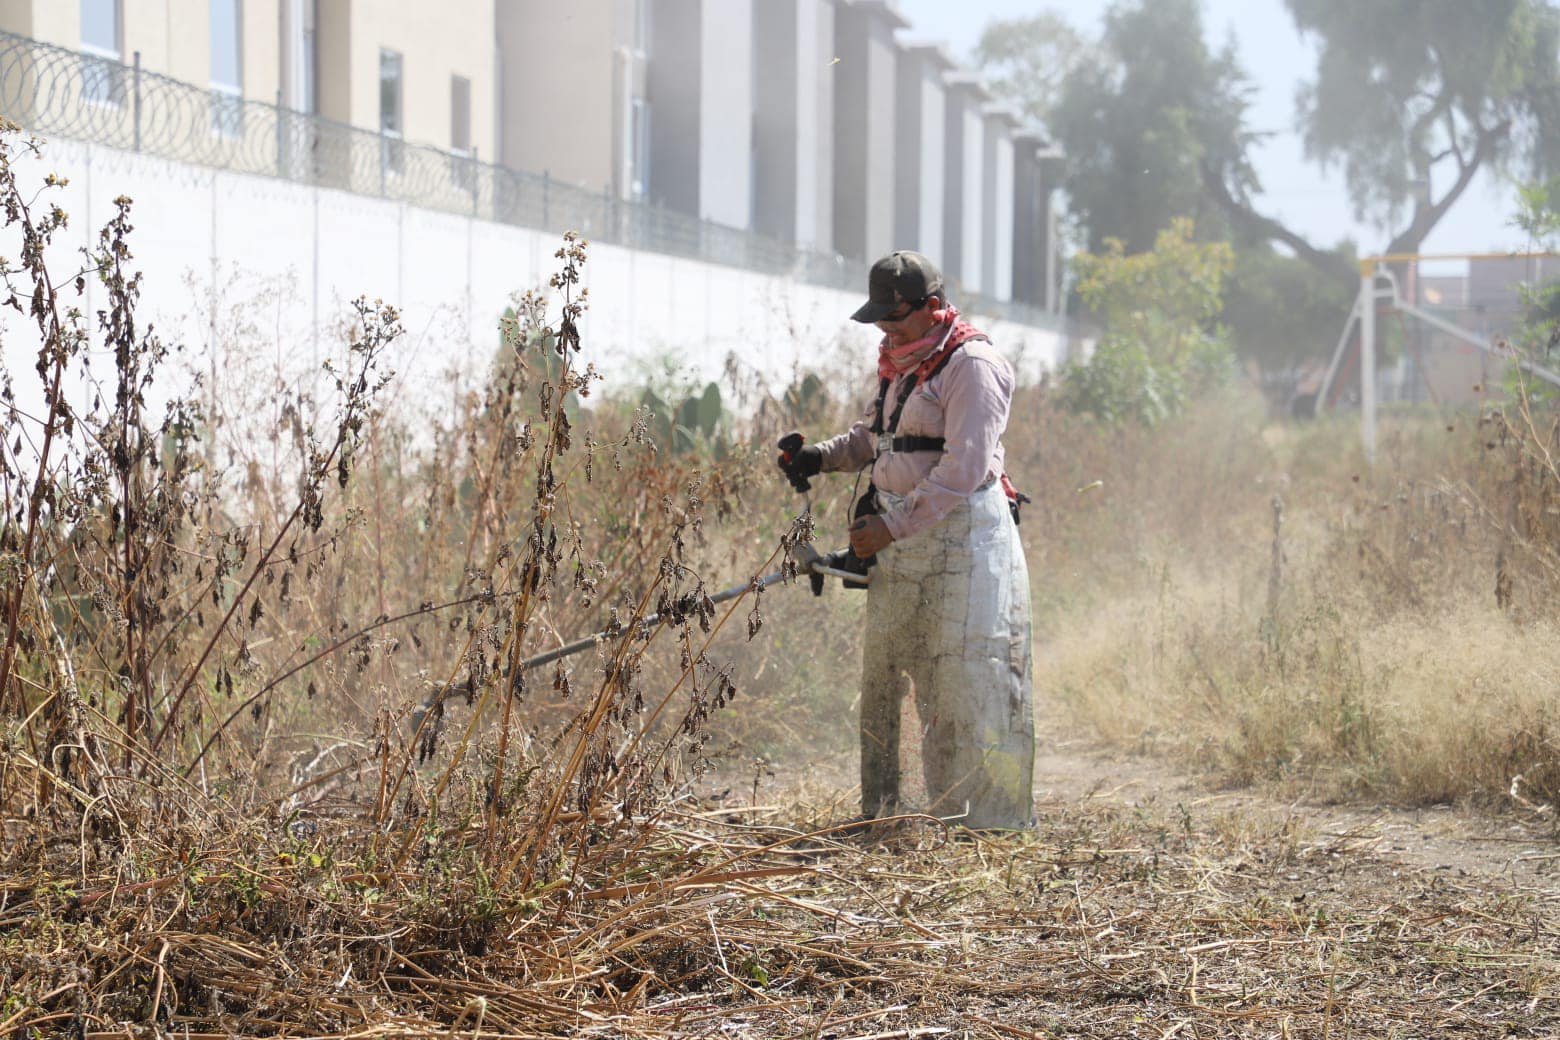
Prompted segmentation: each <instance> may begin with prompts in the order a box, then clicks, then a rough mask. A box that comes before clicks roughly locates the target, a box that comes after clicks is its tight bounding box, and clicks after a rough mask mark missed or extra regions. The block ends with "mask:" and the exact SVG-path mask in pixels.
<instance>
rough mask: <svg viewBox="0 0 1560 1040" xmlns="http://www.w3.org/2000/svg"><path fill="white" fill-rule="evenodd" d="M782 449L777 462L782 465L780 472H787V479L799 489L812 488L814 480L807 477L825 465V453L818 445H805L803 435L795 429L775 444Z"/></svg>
mask: <svg viewBox="0 0 1560 1040" xmlns="http://www.w3.org/2000/svg"><path fill="white" fill-rule="evenodd" d="M775 446H776V447H777V448H779V449H780V455H779V457H778V458H776V459H775V462H776V464H777V465H779V467H780V472H782V473H784V474H785V479H787V480H789V481H790V482H791V486H792V487H794V488H795V489H796V490H797V491H802V492H806V491H810V490H812V482H811V481H809V480H808V479H807V478H808V477H811V476H813V475H815V474H816V473H818V471H819V470H820V469H821V468H822V467H823V453H822V452H820V451H819V450H818V449H817V448H816V447H808V446H805V441H804V439H803V437H802V435H801V434H800V433H798V432H796V431H795V430H792V431H791V432H790V433H788V434H786V435H785V436H784V437H781V438H780V440H779V441H778V442H777V443H776V445H775Z"/></svg>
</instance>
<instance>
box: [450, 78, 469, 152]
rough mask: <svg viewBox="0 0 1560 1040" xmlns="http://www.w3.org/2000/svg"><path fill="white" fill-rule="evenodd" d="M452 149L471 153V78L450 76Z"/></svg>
mask: <svg viewBox="0 0 1560 1040" xmlns="http://www.w3.org/2000/svg"><path fill="white" fill-rule="evenodd" d="M450 151H452V152H455V153H457V154H459V155H470V154H471V80H469V79H467V78H466V77H465V76H451V77H450Z"/></svg>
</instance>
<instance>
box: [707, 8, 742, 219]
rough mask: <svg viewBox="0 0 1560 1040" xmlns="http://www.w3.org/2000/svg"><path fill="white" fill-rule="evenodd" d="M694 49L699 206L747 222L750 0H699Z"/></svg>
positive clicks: (709, 213)
mask: <svg viewBox="0 0 1560 1040" xmlns="http://www.w3.org/2000/svg"><path fill="white" fill-rule="evenodd" d="M701 7H702V10H701V11H700V18H701V40H702V44H701V47H700V52H699V93H700V104H699V138H698V146H699V210H698V215H699V216H700V217H702V218H703V219H705V220H713V221H715V222H716V223H717V224H725V225H726V226H728V227H735V228H750V227H751V226H752V223H753V4H752V2H751V0H704V2H703V4H702V5H701Z"/></svg>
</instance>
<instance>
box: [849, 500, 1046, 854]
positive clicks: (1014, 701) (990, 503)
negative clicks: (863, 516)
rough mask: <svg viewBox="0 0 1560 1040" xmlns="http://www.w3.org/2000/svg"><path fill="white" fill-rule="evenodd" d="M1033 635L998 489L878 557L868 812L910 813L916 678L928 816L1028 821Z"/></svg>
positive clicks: (868, 707)
mask: <svg viewBox="0 0 1560 1040" xmlns="http://www.w3.org/2000/svg"><path fill="white" fill-rule="evenodd" d="M879 496H880V498H881V499H882V501H883V502H884V503H885V505H892V504H895V496H893V495H888V494H885V493H883V492H881V491H880V492H879ZM1030 640H1031V623H1030V615H1029V571H1028V567H1027V566H1026V565H1025V562H1024V550H1023V547H1022V545H1021V544H1020V543H1019V540H1018V530H1017V528H1016V527H1015V526H1014V524H1013V519H1012V517H1011V516H1010V515H1009V513H1008V506H1007V497H1006V496H1005V495H1004V494H1003V492H1002V488H1001V486H1000V485H998V484H996V483H993V484H991V485H990V486H988V487H985V488H982V489H981V490H979V491H977V492H975V493H974V494H973V495H971V496H970V498H969V499H968V500H967V501H966V502H965V503H963V504H962V505H960V506H958V507H957V508H955V509H954V510H953V512H951V513H949V514H948V515H947V516H946V517H944V518H943V519H942V521H941V522H939V523H938V524H937V525H936V526H935V527H933V528H931V529H930V530H928V531H925V532H922V533H921V534H919V535H916V536H915V537H913V538H908V539H906V540H905V541H903V542H895V543H893V544H892V545H890V546H889V547H888V548H886V549H883V550H882V551H881V552H879V553H878V563H877V566H876V567H875V568H873V570H872V580H871V585H870V587H869V588H868V590H867V631H866V640H865V647H864V652H863V655H862V679H861V802H862V811H863V812H865V813H866V814H868V815H870V816H886V815H892V814H893V813H894V812H895V811H896V810H897V809H898V808H899V729H900V725H899V713H900V707H901V703H902V700H903V698H904V696H905V693H906V688H907V683H913V684H914V687H915V705H916V711H917V712H918V713H919V714H920V717H921V724H922V726H923V727H924V736H923V739H922V743H921V762H922V767H923V770H924V772H925V776H926V791H927V798H928V801H929V803H930V804H929V805H928V806H927V811H929V812H931V813H933V814H935V815H937V816H943V817H948V818H950V819H956V820H957V821H958V822H959V823H961V824H964V825H965V826H969V827H1012V828H1018V827H1027V826H1029V825H1030V823H1031V822H1032V820H1033V816H1034V802H1033V795H1032V786H1033V780H1034V762H1035V723H1034V706H1033V697H1032V692H1031V687H1032V678H1031V663H1030Z"/></svg>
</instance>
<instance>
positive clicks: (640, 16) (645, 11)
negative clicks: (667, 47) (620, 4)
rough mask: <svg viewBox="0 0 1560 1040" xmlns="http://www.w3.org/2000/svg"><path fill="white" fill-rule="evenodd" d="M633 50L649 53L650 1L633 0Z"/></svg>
mask: <svg viewBox="0 0 1560 1040" xmlns="http://www.w3.org/2000/svg"><path fill="white" fill-rule="evenodd" d="M634 50H636V51H638V52H639V53H640V54H649V53H650V0H634Z"/></svg>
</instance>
